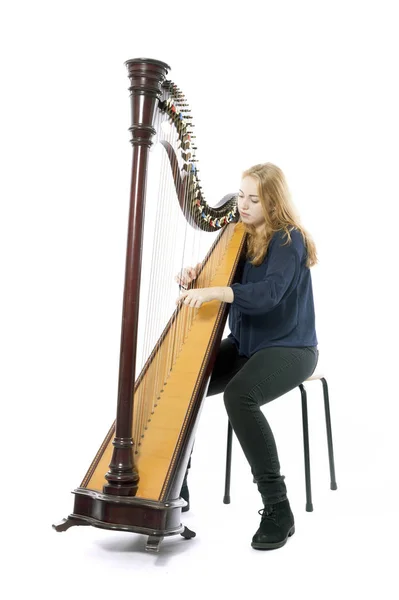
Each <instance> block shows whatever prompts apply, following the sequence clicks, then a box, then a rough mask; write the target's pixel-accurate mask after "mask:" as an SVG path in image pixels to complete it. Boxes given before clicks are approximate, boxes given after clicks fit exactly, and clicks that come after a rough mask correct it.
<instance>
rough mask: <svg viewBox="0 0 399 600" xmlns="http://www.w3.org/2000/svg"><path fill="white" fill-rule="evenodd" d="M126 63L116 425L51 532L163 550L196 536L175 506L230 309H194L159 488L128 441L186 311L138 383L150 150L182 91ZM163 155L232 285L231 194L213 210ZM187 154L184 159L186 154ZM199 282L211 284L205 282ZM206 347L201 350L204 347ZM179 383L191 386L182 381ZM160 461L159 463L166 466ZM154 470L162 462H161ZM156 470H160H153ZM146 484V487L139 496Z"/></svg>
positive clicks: (162, 71)
mask: <svg viewBox="0 0 399 600" xmlns="http://www.w3.org/2000/svg"><path fill="white" fill-rule="evenodd" d="M126 65H127V68H128V75H129V78H130V82H131V85H130V88H129V91H130V97H131V111H132V125H131V127H130V131H131V134H132V139H131V141H132V145H133V159H132V179H131V192H130V209H129V223H128V240H127V252H126V268H125V282H124V294H123V315H122V330H121V346H120V362H119V382H118V399H117V416H116V421H115V424H114V425H113V426H111V429H110V430H109V432H108V434H107V436H106V438H105V440H104V442H103V443H102V445H101V446H100V448H99V450H98V452H97V454H96V456H95V458H94V460H93V462H92V464H91V465H90V467H89V470H88V472H87V473H86V476H85V478H84V480H83V481H82V483H81V485H80V487H78V488H77V489H75V490H74V492H73V493H74V496H75V501H74V510H73V513H72V514H70V515H69V517H68V518H67V519H64V520H63V521H62V522H61V523H60V524H58V525H54V528H55V529H56V530H57V531H65V530H66V529H68V528H69V527H71V526H73V525H92V526H95V527H100V528H104V529H113V530H121V531H132V532H136V533H142V534H146V535H148V536H149V539H148V543H147V549H148V550H158V547H159V543H160V541H161V540H162V539H163V537H164V536H169V535H174V534H179V533H180V534H181V535H183V537H186V538H190V537H193V536H194V535H195V534H194V533H193V532H190V531H189V530H188V529H187V528H185V527H184V526H183V525H182V524H181V522H180V518H181V508H182V507H183V506H184V505H185V502H184V501H183V500H182V499H180V498H179V492H180V487H181V484H182V480H183V477H184V473H185V471H186V468H187V463H188V460H189V456H190V452H191V448H192V444H193V441H194V434H195V428H196V425H197V421H198V415H199V412H200V408H201V404H202V400H203V398H204V397H205V395H206V390H207V386H208V383H209V378H210V375H211V373H212V369H213V364H214V361H215V358H216V353H217V349H218V346H219V344H220V340H221V336H222V333H223V329H224V325H225V322H226V317H227V306H226V305H221V304H220V303H219V305H218V306H215V303H216V304H217V302H216V301H214V302H212V303H207V305H204V306H203V307H201V309H198V315H199V318H198V320H197V329H196V331H194V333H193V335H194V337H195V335H197V338H198V330H199V331H206V336H207V339H206V343H205V345H204V343H203V344H202V346H203V349H202V350H201V352H202V354H201V359H200V368H199V370H198V374H197V373H195V374H194V377H193V386H192V391H190V393H189V394H188V396H187V397H188V400H187V402H186V401H184V402H186V404H184V402H183V403H182V402H178V404H179V406H178V410H177V409H176V415H177V417H176V418H177V421H179V419H180V421H179V423H180V425H179V427H180V429H179V431H178V435H177V438H176V439H177V442H176V444H175V445H174V446H173V447H172V450H171V452H170V458H169V460H168V462H167V465H166V467H165V466H164V468H165V472H164V475H163V476H162V477H161V478H160V477H159V476H158V479H159V480H160V481H161V483H159V485H158V487H156V486H155V484H154V485H151V481H149V480H151V468H152V463H151V462H150V461H149V460H147V459H146V457H145V456H144V454H142V455H141V456H140V458H139V463H140V464H139V468H137V465H136V464H135V460H134V456H135V454H134V451H133V448H134V443H135V441H134V440H133V438H132V422H133V419H134V410H135V406H134V398H135V394H137V391H138V389H139V388H140V384H141V382H142V381H143V379H144V377H145V375H146V373H148V372H151V361H152V360H153V358H154V356H155V355H156V353H157V351H160V350H159V349H160V348H161V346H162V342H163V340H164V339H166V338H167V336H168V332H169V331H170V330H171V326H172V325H173V323H174V322H177V319H179V318H181V306H180V307H178V308H177V309H176V311H175V313H174V314H173V315H172V317H171V319H170V321H169V323H168V324H167V325H166V327H165V330H164V333H163V334H162V336H161V338H160V340H159V342H158V343H157V344H156V347H155V348H154V350H153V352H152V354H151V355H150V357H149V358H148V360H147V363H146V365H144V368H143V370H142V372H141V374H140V376H139V377H136V373H135V364H136V347H137V337H138V317H139V297H140V280H141V263H142V256H141V251H142V239H143V230H144V214H145V199H146V180H147V168H148V160H149V150H150V147H151V145H152V143H153V138H154V136H155V134H156V130H155V128H154V123H155V115H156V112H157V110H161V111H163V112H164V113H165V114H166V115H168V116H169V117H171V119H174V118H175V117H176V107H175V106H174V104H173V101H174V100H171V98H172V99H173V98H176V97H178V96H179V92H177V93H176V86H174V84H171V82H166V81H165V79H166V75H167V72H168V70H169V69H170V68H169V67H168V65H167V64H165V63H163V62H161V61H157V60H150V59H134V60H130V61H127V63H126ZM170 90H171V93H170ZM176 129H177V131H180V132H181V133H182V137H181V140H182V141H183V140H184V139H185V136H184V135H183V134H184V131H183V132H182V127H181V125H180V123H179V124H178V125H177V126H176ZM161 143H162V142H161ZM164 147H165V150H166V152H167V154H168V157H169V160H170V165H171V169H172V172H173V178H174V182H175V186H176V193H177V197H178V200H179V203H180V206H181V209H182V210H183V212H184V214H185V217H186V219H187V221H189V223H190V224H191V225H192V226H193V227H197V228H201V229H203V230H206V231H212V230H215V227H216V225H217V227H219V228H221V229H223V231H221V235H220V237H219V239H222V241H223V236H225V244H224V246H223V247H224V248H227V251H226V252H225V256H224V258H223V260H222V261H221V263H220V265H219V267H218V270H216V275H215V277H214V278H213V279H212V285H230V284H231V283H232V281H233V278H234V275H235V272H236V268H237V265H238V261H239V259H240V257H241V255H242V250H243V247H244V238H245V234H244V232H243V229H242V226H241V224H235V223H236V221H237V214H236V203H235V197H234V196H235V195H234V194H230V195H229V196H226V197H225V198H224V199H223V200H222V201H221V202H220V203H219V204H218V205H216V206H214V207H210V206H208V205H207V204H206V203H205V201H204V199H203V197H202V193H201V190H200V186H198V182H197V180H196V177H195V167H193V166H192V165H191V164H190V163H189V162H187V165H188V168H186V169H185V170H184V169H183V172H182V173H181V172H180V170H179V168H178V164H177V160H176V158H175V154H174V151H173V149H172V148H171V147H170V146H169V145H168V144H164ZM183 149H185V146H183ZM183 156H186V155H184V154H183ZM187 165H186V166H187ZM187 199H188V203H187ZM226 240H227V242H226ZM216 245H217V241H216V242H215V243H214V245H213V247H212V248H211V250H210V251H209V253H208V255H207V256H206V257H205V259H204V261H203V263H202V271H201V273H200V274H199V277H198V285H199V286H200V283H201V277H205V273H206V269H207V265H209V264H210V263H211V256H212V251H213V248H214V247H215V246H216ZM202 281H206V279H203V280H202ZM211 305H212V306H211ZM201 315H202V316H201ZM193 330H195V327H193ZM198 339H199V338H198ZM198 339H194V341H193V340H191V350H190V344H188V352H189V353H190V352H191V355H190V356H191V357H192V356H194V355H195V354H196V353H197V351H198V348H199V346H198ZM201 341H202V342H203V340H201ZM190 364H191V363H190ZM181 375H182V371H180V377H181ZM189 375H190V376H192V375H193V373H191V372H190V373H189ZM176 377H177V376H176ZM176 377H175V381H174V382H173V378H171V381H170V382H169V386H168V388H169V389H174V390H175V392H174V394H175V395H176V389H178V388H179V387H180V385H179V380H177V381H176ZM183 378H185V376H184V374H183ZM188 379H189V378H188ZM181 380H182V377H181V379H180V381H181ZM173 386H175V387H173ZM157 410H158V414H157V417H158V422H159V421H160V420H161V419H162V409H157ZM179 411H180V412H179ZM163 414H164V415H166V414H167V413H163ZM149 437H151V435H150V436H149ZM153 438H154V435H153ZM154 439H155V438H154ZM156 458H157V459H158V458H159V457H156ZM164 458H165V457H163V459H162V460H163V464H164V465H165V459H164ZM155 462H156V461H155ZM158 462H159V463H160V462H162V461H161V459H159V461H158ZM104 465H107V466H108V472H105V469H104ZM155 466H156V468H158V467H157V465H155ZM158 471H159V469H158ZM104 473H105V474H104ZM140 473H144V474H145V477H144V480H143V481H140V479H143V477H140V476H139V474H140ZM140 486H142V487H141V488H140Z"/></svg>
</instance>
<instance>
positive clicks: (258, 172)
mask: <svg viewBox="0 0 399 600" xmlns="http://www.w3.org/2000/svg"><path fill="white" fill-rule="evenodd" d="M244 177H253V178H254V179H256V180H257V182H258V192H257V193H258V196H259V200H260V202H261V205H262V209H263V214H264V217H265V229H264V231H262V233H260V234H259V233H257V232H256V229H255V227H254V225H248V224H247V223H243V225H244V228H245V231H246V233H247V258H250V259H251V260H250V263H251V264H252V265H255V266H258V265H260V264H261V263H262V261H263V260H264V258H265V256H266V253H267V249H268V247H269V244H270V240H271V238H272V236H273V234H274V233H275V232H276V231H284V232H285V233H286V235H287V238H288V239H287V242H286V244H288V243H291V235H290V230H292V228H296V229H297V230H298V231H300V232H301V234H302V237H303V241H304V244H305V247H306V250H307V261H306V266H307V267H309V268H310V267H313V266H314V265H315V264H316V263H317V253H316V246H315V244H314V242H313V240H312V238H311V236H310V235H309V233H308V232H307V231H306V229H304V227H302V225H301V223H300V219H299V216H298V215H297V213H296V210H295V207H294V204H293V202H292V199H291V193H290V191H289V189H288V185H287V182H286V180H285V177H284V173H283V172H282V170H281V169H280V168H279V167H277V166H276V165H273V164H272V163H263V164H259V165H255V166H253V167H250V168H249V169H247V170H246V171H244V173H243V174H242V178H243V179H244ZM286 244H284V245H286Z"/></svg>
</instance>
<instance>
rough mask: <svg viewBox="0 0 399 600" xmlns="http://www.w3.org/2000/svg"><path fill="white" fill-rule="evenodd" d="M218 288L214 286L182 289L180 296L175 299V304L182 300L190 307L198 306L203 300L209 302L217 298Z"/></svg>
mask: <svg viewBox="0 0 399 600" xmlns="http://www.w3.org/2000/svg"><path fill="white" fill-rule="evenodd" d="M218 289H219V288H216V287H214V288H198V289H191V290H182V293H181V296H180V298H178V299H177V300H176V304H179V302H183V303H184V304H185V305H186V306H189V307H190V308H200V306H202V304H204V302H211V301H212V300H217V299H218V298H219V294H218V291H217V290H218Z"/></svg>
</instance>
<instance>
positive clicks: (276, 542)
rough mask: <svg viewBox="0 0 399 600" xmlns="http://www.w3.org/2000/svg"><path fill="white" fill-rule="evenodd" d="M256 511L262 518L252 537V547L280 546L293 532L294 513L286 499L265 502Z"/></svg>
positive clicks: (259, 548)
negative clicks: (270, 502)
mask: <svg viewBox="0 0 399 600" xmlns="http://www.w3.org/2000/svg"><path fill="white" fill-rule="evenodd" d="M264 506H265V508H263V509H262V510H260V511H258V512H259V514H260V515H262V520H261V523H260V527H259V529H258V531H257V532H256V533H255V535H254V537H253V538H252V544H251V546H252V548H256V549H257V550H270V549H273V548H281V546H284V544H285V543H286V541H287V539H288V538H289V537H290V536H291V535H293V534H294V533H295V524H294V515H293V514H292V511H291V507H290V503H289V502H288V499H287V500H283V501H282V502H278V503H277V504H265V503H264Z"/></svg>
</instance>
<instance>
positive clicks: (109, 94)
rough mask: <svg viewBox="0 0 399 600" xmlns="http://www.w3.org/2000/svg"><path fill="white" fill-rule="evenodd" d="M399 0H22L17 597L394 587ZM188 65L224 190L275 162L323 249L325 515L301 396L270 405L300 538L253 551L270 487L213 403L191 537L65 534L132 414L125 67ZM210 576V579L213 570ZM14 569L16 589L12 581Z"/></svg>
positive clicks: (333, 592) (204, 149) (13, 341)
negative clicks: (113, 429) (115, 424)
mask: <svg viewBox="0 0 399 600" xmlns="http://www.w3.org/2000/svg"><path fill="white" fill-rule="evenodd" d="M397 9H398V5H397V3H396V2H388V1H384V0H380V1H379V2H367V1H364V2H355V1H350V0H349V1H348V0H346V1H345V2H341V1H337V0H335V1H333V2H327V1H324V2H323V1H319V2H316V1H315V2H309V1H302V2H287V1H279V2H269V1H268V0H264V1H263V2H256V1H253V0H247V1H246V2H243V3H239V4H233V3H231V2H216V1H214V2H209V3H208V2H203V3H197V4H190V3H181V4H176V3H173V4H171V3H166V2H163V3H160V2H155V1H152V2H134V1H131V2H118V1H113V2H103V1H101V0H100V1H97V2H89V1H84V0H83V1H82V0H81V1H79V2H76V1H71V0H70V1H68V2H64V1H53V2H41V1H40V0H36V1H35V2H28V1H26V2H18V1H13V2H4V3H2V7H1V13H0V44H1V54H0V56H1V63H2V64H1V74H0V75H1V87H2V93H1V111H0V132H1V135H0V143H1V163H0V164H1V179H0V186H1V190H0V192H1V236H0V240H1V259H2V260H1V273H2V276H1V304H2V307H1V363H0V364H1V371H2V375H1V388H2V390H1V400H2V403H1V405H2V413H3V417H2V422H3V436H2V446H3V448H2V449H3V452H2V456H3V461H2V469H3V477H2V484H3V486H2V487H3V489H2V494H1V495H2V504H3V515H2V517H3V544H2V545H3V552H5V553H7V556H8V560H9V566H8V568H7V573H8V575H9V578H10V582H11V585H12V586H13V587H12V592H11V593H10V595H9V597H18V598H19V597H22V595H23V594H28V593H29V594H30V595H32V594H33V597H40V598H50V597H51V598H53V597H55V596H57V597H58V598H67V597H68V598H69V597H71V594H76V595H77V596H78V597H83V596H86V595H88V594H94V593H96V594H97V595H98V596H99V597H100V598H104V597H106V594H107V595H109V594H111V593H113V594H116V593H117V594H118V595H119V594H120V593H124V594H129V596H130V595H131V594H133V595H134V594H137V593H138V592H144V593H145V591H146V590H149V589H150V587H149V586H151V587H152V589H156V590H157V591H158V592H161V593H162V594H164V595H166V597H172V596H173V598H175V597H176V595H177V596H180V595H181V596H188V595H190V596H192V597H197V596H198V597H200V596H201V597H202V596H203V595H204V594H208V595H210V596H212V597H213V595H215V597H216V595H220V594H221V593H222V591H224V592H225V593H226V594H228V595H230V596H231V595H241V594H242V593H245V594H246V595H247V596H248V597H250V596H253V597H258V596H264V597H266V596H269V595H270V596H271V595H273V596H275V597H277V595H278V597H279V598H291V597H293V595H294V594H295V595H300V596H302V595H303V596H305V594H306V596H307V597H308V598H320V597H323V598H333V597H336V596H337V595H339V596H341V597H344V598H346V597H361V596H363V595H365V594H367V595H370V596H373V595H376V594H377V593H379V595H381V596H383V597H384V598H394V597H396V594H397V591H398V585H397V576H396V573H395V567H396V564H397V554H398V550H397V537H395V534H397V533H398V518H397V515H398V491H399V476H398V469H397V458H398V446H397V414H398V411H397V402H398V389H397V382H396V380H397V339H398V324H397V305H398V300H397V295H396V291H395V292H394V289H395V287H396V286H395V279H396V273H397V270H398V269H397V257H398V251H397V239H396V238H397V216H398V209H397V202H398V187H399V186H398V177H397V164H398V134H399V127H398V109H397V106H398V105H399V97H398V96H399V94H398V91H397V68H398V67H397V58H396V55H397V53H398V50H399V48H398V46H399V43H398V35H397V32H398V20H397V17H396V16H395V11H396V10H397ZM137 57H149V58H156V59H159V60H162V61H165V62H166V63H168V64H169V65H170V66H171V72H170V77H171V78H172V79H173V80H174V81H175V82H176V83H177V84H178V85H179V86H180V87H181V88H182V89H184V91H185V93H186V95H187V97H188V99H189V102H190V105H191V108H192V111H193V115H194V117H195V123H196V130H197V136H198V137H197V142H198V148H199V150H198V158H199V160H200V168H201V172H202V181H203V185H204V188H205V190H206V194H207V198H208V200H209V201H210V202H211V198H213V199H214V202H215V203H216V202H217V201H218V200H219V199H220V198H221V197H222V196H223V195H224V194H226V193H228V192H230V191H235V190H236V189H237V187H238V186H239V182H240V175H241V172H242V171H243V170H244V169H245V168H247V167H249V166H251V165H253V164H256V163H258V162H266V161H271V162H274V163H275V164H277V165H279V166H280V167H281V168H282V169H283V171H284V173H285V175H286V177H287V181H288V183H289V186H290V189H291V191H292V194H293V198H294V201H295V204H296V206H297V208H298V211H299V213H300V215H301V217H302V222H303V224H304V226H305V227H306V228H307V229H308V230H309V232H310V233H311V234H312V236H313V238H314V240H315V242H316V244H317V248H318V253H319V261H320V262H319V265H318V266H317V267H315V268H314V269H313V270H312V275H313V285H314V296H315V304H316V315H317V333H318V338H319V349H320V368H321V369H322V370H324V371H325V373H326V375H327V378H328V382H329V384H330V400H331V416H332V426H333V436H334V450H335V459H336V474H337V483H338V490H337V491H331V490H330V489H329V477H328V460H327V446H326V440H325V424H324V416H323V405H322V396H321V386H319V385H318V383H313V384H309V385H308V396H309V413H310V415H309V419H310V442H311V464H312V484H313V501H314V511H313V512H312V513H307V512H305V484H304V468H303V450H302V437H301V436H302V431H301V413H300V397H299V392H298V390H294V391H292V392H290V393H289V394H287V395H286V396H284V397H283V398H280V399H278V400H277V401H275V402H273V403H271V404H269V405H267V407H265V409H264V413H265V415H266V417H267V418H268V420H269V422H270V424H271V427H272V429H273V431H274V434H275V438H276V442H277V446H278V450H279V457H280V463H281V470H282V473H283V474H284V475H285V476H286V484H287V489H288V496H289V499H290V502H291V506H292V509H293V512H294V515H295V519H296V533H295V535H294V536H293V537H292V538H290V540H289V541H288V543H287V545H286V546H285V547H284V548H282V549H280V550H277V551H272V552H257V551H254V550H252V549H251V547H250V541H251V538H252V535H253V534H254V533H255V531H256V529H257V527H258V519H259V516H258V515H257V512H256V511H257V509H259V508H261V503H260V498H259V495H258V492H257V491H256V488H255V486H254V484H253V483H252V477H251V474H250V471H249V467H248V465H247V464H246V462H245V460H244V458H243V456H242V453H241V451H240V448H239V446H238V444H237V441H236V440H235V446H234V456H233V479H232V503H231V504H230V505H229V506H226V505H224V504H223V503H222V497H223V477H224V457H225V454H224V453H225V429H226V416H225V412H224V407H223V399H222V396H217V397H213V398H209V399H208V400H207V401H206V404H205V407H204V410H203V413H202V418H201V422H200V426H199V430H198V435H197V440H196V447H195V452H194V454H193V461H192V462H193V467H192V470H191V472H190V492H191V496H192V509H191V511H190V512H189V513H188V514H187V515H183V517H184V522H185V523H187V524H188V525H189V526H190V527H191V528H192V529H194V530H195V531H196V532H197V537H196V538H195V540H191V541H184V540H183V539H182V538H180V536H176V537H173V538H171V539H168V540H165V541H164V542H163V544H162V546H161V550H160V552H159V555H152V554H149V553H146V552H145V551H144V546H145V538H144V537H141V536H136V535H133V534H132V535H129V534H123V533H112V532H107V531H103V530H95V529H93V528H72V529H71V530H69V531H68V532H66V533H63V534H59V533H55V532H54V531H53V530H52V529H51V524H52V523H54V522H57V521H59V520H61V518H62V517H66V516H67V515H68V513H69V512H70V511H71V510H72V506H73V503H72V500H73V499H72V496H71V494H70V491H71V490H73V489H74V488H75V487H76V486H77V485H78V484H79V483H80V482H81V479H82V477H83V475H84V474H85V472H86V470H87V468H88V466H89V464H90V462H91V460H92V458H93V455H94V453H95V452H96V451H97V448H98V446H99V444H100V443H101V441H102V439H103V437H104V435H105V433H106V431H107V430H108V427H109V425H110V424H111V422H112V420H113V418H114V415H115V408H116V392H117V382H118V364H119V344H120V325H121V314H122V313H121V311H122V295H123V278H124V266H125V264H124V263H125V249H126V233H127V214H128V201H129V184H130V171H131V146H130V142H129V138H130V136H129V132H128V127H129V126H130V112H129V111H130V105H129V96H128V91H127V87H128V79H127V76H126V74H127V70H126V67H125V66H124V61H126V60H127V59H130V58H137ZM395 555H396V558H395ZM211 580H212V581H211ZM4 585H5V583H4Z"/></svg>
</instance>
